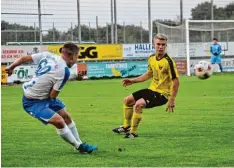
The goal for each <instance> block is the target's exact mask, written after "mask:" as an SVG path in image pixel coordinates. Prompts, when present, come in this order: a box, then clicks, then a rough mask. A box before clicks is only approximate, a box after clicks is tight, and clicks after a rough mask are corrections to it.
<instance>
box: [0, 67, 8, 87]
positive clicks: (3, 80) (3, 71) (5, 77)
mask: <svg viewBox="0 0 234 168" xmlns="http://www.w3.org/2000/svg"><path fill="white" fill-rule="evenodd" d="M1 69H2V80H1V83H7V73H6V72H5V69H6V66H4V65H2V67H1Z"/></svg>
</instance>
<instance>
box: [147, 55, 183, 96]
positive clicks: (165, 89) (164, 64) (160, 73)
mask: <svg viewBox="0 0 234 168" xmlns="http://www.w3.org/2000/svg"><path fill="white" fill-rule="evenodd" d="M148 72H152V73H153V80H152V82H151V83H150V85H149V89H150V90H153V91H156V92H159V93H161V94H163V95H164V96H165V97H167V98H169V97H170V95H171V90H172V81H173V79H175V78H178V77H179V75H178V70H177V67H176V64H175V61H174V60H173V59H172V58H171V57H170V56H168V55H167V54H165V55H164V57H163V58H161V59H160V60H157V59H156V56H155V54H154V55H151V56H150V57H149V59H148Z"/></svg>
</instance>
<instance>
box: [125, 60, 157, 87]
mask: <svg viewBox="0 0 234 168" xmlns="http://www.w3.org/2000/svg"><path fill="white" fill-rule="evenodd" d="M152 76H153V70H152V68H151V65H150V59H149V60H148V70H147V72H146V73H144V74H143V75H141V76H139V77H136V78H132V79H128V78H126V79H124V80H123V81H122V85H123V86H124V87H125V86H128V85H131V84H133V83H139V82H144V81H146V80H148V79H150V78H152Z"/></svg>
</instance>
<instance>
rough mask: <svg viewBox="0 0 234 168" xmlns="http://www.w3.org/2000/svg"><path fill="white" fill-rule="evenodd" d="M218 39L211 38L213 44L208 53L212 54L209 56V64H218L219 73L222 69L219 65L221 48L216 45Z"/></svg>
mask: <svg viewBox="0 0 234 168" xmlns="http://www.w3.org/2000/svg"><path fill="white" fill-rule="evenodd" d="M217 42H218V39H217V38H213V44H211V46H210V52H211V54H212V56H211V64H218V65H219V68H220V71H221V72H223V67H222V65H221V56H220V54H221V52H222V47H221V45H220V44H218V43H217Z"/></svg>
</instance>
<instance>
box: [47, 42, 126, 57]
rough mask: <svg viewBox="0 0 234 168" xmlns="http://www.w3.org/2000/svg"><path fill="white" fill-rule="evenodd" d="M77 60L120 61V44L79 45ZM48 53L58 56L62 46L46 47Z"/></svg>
mask: <svg viewBox="0 0 234 168" xmlns="http://www.w3.org/2000/svg"><path fill="white" fill-rule="evenodd" d="M78 46H79V48H80V52H79V57H78V59H79V60H111V59H122V52H123V51H122V50H123V48H122V45H121V44H80V45H78ZM47 47H48V51H49V52H52V53H55V54H57V55H60V53H59V49H60V48H61V47H62V45H48V46H47Z"/></svg>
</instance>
